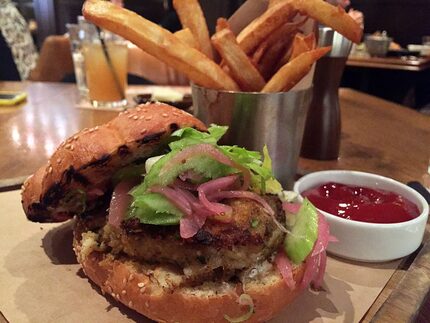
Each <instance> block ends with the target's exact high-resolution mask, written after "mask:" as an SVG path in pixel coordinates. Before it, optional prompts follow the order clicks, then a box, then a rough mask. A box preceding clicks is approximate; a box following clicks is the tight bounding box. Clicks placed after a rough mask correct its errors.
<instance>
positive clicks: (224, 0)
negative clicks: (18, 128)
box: [0, 0, 430, 112]
mask: <svg viewBox="0 0 430 323" xmlns="http://www.w3.org/2000/svg"><path fill="white" fill-rule="evenodd" d="M2 1H4V0H0V4H1V3H2ZM8 1H11V2H13V3H14V4H15V5H16V7H17V9H18V10H19V11H20V13H21V14H22V16H23V17H24V18H25V20H26V21H27V22H28V26H29V29H30V31H31V35H32V38H33V40H34V43H35V45H36V48H37V50H38V51H39V52H40V50H41V49H42V47H43V44H44V42H45V40H46V39H47V37H48V36H51V35H62V34H64V33H65V32H66V24H67V23H76V22H77V16H79V15H80V14H81V8H82V4H83V2H84V1H83V0H8ZM200 2H201V5H202V7H203V9H204V12H205V15H206V19H207V21H208V25H209V30H210V32H211V33H212V32H213V30H214V26H215V21H216V18H217V17H222V16H224V17H228V16H230V15H231V14H232V13H233V12H234V11H235V10H236V9H237V8H238V7H239V6H240V5H241V4H242V3H243V2H244V1H243V0H217V1H211V0H201V1H200ZM350 2H351V3H350V5H349V6H348V8H353V9H355V10H359V11H361V12H362V13H363V16H364V34H365V35H366V34H374V33H375V32H379V33H381V32H383V31H384V32H385V33H384V35H388V36H389V37H390V38H391V45H390V47H389V49H387V50H386V53H384V54H383V55H382V56H383V57H384V58H397V59H399V58H400V59H401V60H403V62H404V63H405V64H403V65H404V66H406V67H404V68H403V67H402V68H399V67H398V66H397V65H398V64H397V65H395V66H394V68H393V66H392V65H384V64H385V63H393V62H390V61H386V62H383V61H381V57H378V58H376V61H377V62H380V63H381V64H382V63H384V64H382V65H381V64H380V66H379V67H375V65H374V64H373V65H372V64H369V63H363V62H364V61H365V59H369V55H368V52H367V51H366V48H365V47H363V46H364V45H361V46H358V47H356V48H353V53H352V55H355V56H358V57H359V58H361V60H358V63H357V60H348V63H347V66H346V68H345V71H344V75H343V78H342V83H341V85H342V86H345V87H350V88H354V89H357V90H360V91H363V92H366V93H369V94H372V95H376V96H379V97H382V98H385V99H387V100H389V101H392V102H397V103H399V104H403V105H406V106H408V107H410V108H413V109H417V110H420V111H423V112H428V111H429V110H430V88H429V86H428V84H430V60H429V59H427V60H426V59H425V58H424V59H423V55H422V53H420V52H419V51H418V52H417V51H409V50H408V48H412V47H408V45H411V44H418V45H420V46H421V44H422V41H423V37H424V36H426V35H430V24H429V23H428V17H430V1H429V0H408V1H405V0H351V1H350ZM123 4H124V6H125V7H126V8H128V9H131V10H133V11H135V12H137V13H138V14H140V15H142V16H144V17H145V18H147V19H149V20H151V21H153V22H156V23H158V24H161V25H163V26H164V27H166V28H168V29H170V30H172V31H175V30H178V29H180V25H179V21H178V19H177V17H176V15H175V13H174V11H173V9H172V3H171V0H144V1H143V0H123ZM363 41H364V39H363ZM363 48H364V53H365V55H363ZM363 56H364V58H363ZM370 56H372V55H370ZM378 56H380V55H378ZM428 57H429V56H427V58H428ZM370 59H372V60H374V61H375V59H373V58H372V57H370ZM372 63H374V62H372ZM366 64H367V65H366ZM408 66H415V68H409V67H408ZM71 78H72V79H73V76H71ZM64 80H65V81H67V80H70V77H65V78H64ZM130 83H147V80H145V79H143V80H142V79H141V78H132V79H131V80H130Z"/></svg>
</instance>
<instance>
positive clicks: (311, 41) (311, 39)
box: [304, 32, 317, 49]
mask: <svg viewBox="0 0 430 323" xmlns="http://www.w3.org/2000/svg"><path fill="white" fill-rule="evenodd" d="M304 41H305V43H306V44H307V45H308V48H309V49H315V48H316V46H317V39H316V37H315V33H313V32H312V33H310V34H309V35H307V36H306V37H305V38H304Z"/></svg>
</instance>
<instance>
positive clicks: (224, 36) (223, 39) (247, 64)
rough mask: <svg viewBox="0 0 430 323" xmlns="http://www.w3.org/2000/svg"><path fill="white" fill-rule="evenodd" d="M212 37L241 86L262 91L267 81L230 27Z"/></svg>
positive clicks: (245, 88)
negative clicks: (241, 46)
mask: <svg viewBox="0 0 430 323" xmlns="http://www.w3.org/2000/svg"><path fill="white" fill-rule="evenodd" d="M211 39H212V44H213V45H214V47H215V48H216V49H217V51H218V52H219V54H220V55H221V57H222V58H223V60H224V62H225V64H226V65H227V66H228V68H229V72H230V74H231V76H232V77H233V78H234V79H235V80H236V82H237V83H238V84H239V86H240V88H241V89H242V90H243V91H260V90H261V89H262V88H263V86H264V85H265V84H266V82H265V81H264V79H263V77H262V76H261V74H260V73H259V72H258V70H257V68H256V67H255V66H254V65H253V64H252V63H251V61H250V59H249V58H248V56H247V55H246V54H245V52H244V51H243V50H242V49H241V48H240V46H239V44H238V43H237V41H236V37H235V36H234V34H233V32H232V31H231V30H230V29H222V30H221V31H219V32H217V33H215V35H213V36H212V38H211Z"/></svg>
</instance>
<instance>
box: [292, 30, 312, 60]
mask: <svg viewBox="0 0 430 323" xmlns="http://www.w3.org/2000/svg"><path fill="white" fill-rule="evenodd" d="M311 49H312V48H311V47H309V44H308V42H307V41H306V40H305V36H304V35H303V34H300V33H299V34H296V36H294V39H293V44H292V49H291V56H290V58H289V60H290V61H291V60H293V59H294V58H296V57H297V56H299V55H300V54H303V53H304V52H307V51H310V50H311Z"/></svg>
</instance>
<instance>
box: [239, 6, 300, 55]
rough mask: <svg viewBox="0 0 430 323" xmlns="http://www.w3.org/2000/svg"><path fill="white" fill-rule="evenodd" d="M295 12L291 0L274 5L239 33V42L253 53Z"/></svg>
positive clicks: (244, 49)
mask: <svg viewBox="0 0 430 323" xmlns="http://www.w3.org/2000/svg"><path fill="white" fill-rule="evenodd" d="M295 12H296V11H295V10H294V8H293V6H292V5H291V4H290V2H289V1H283V2H280V3H279V4H276V5H274V6H272V7H271V8H269V9H267V10H266V11H265V12H264V13H263V14H262V15H261V16H260V17H258V18H256V19H254V20H253V21H252V22H251V23H250V24H249V25H248V26H246V27H245V28H244V29H243V30H242V31H241V32H240V33H239V35H238V36H237V42H238V43H239V45H240V47H241V48H242V49H243V51H244V52H245V53H246V54H251V53H252V52H253V50H254V49H256V48H257V46H258V45H259V44H260V43H261V42H262V41H264V40H265V39H266V38H267V37H268V36H269V35H270V34H271V33H272V32H274V31H275V30H276V29H278V28H279V27H280V26H282V25H283V24H284V23H285V22H286V21H288V19H289V18H291V17H292V16H293V15H294V14H295Z"/></svg>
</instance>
